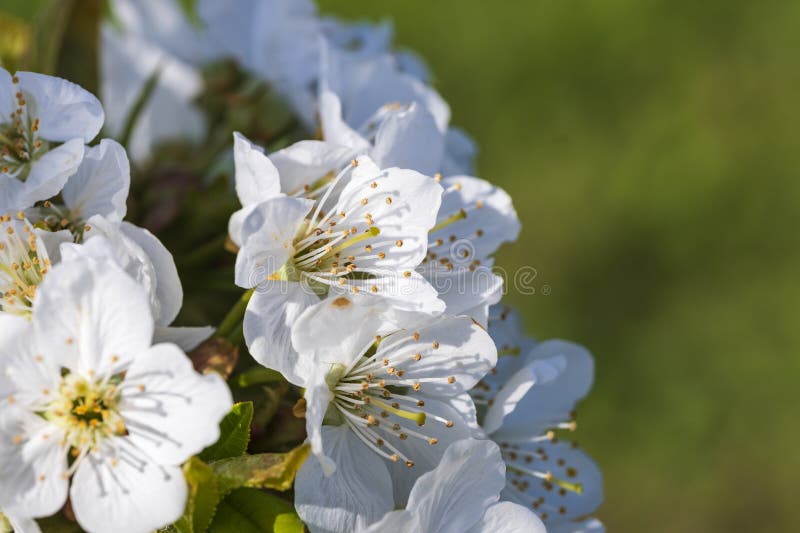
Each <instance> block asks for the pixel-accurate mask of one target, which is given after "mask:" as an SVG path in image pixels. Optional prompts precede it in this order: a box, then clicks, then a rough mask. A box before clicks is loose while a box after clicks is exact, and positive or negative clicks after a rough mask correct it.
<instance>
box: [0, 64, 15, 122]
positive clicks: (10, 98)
mask: <svg viewBox="0 0 800 533" xmlns="http://www.w3.org/2000/svg"><path fill="white" fill-rule="evenodd" d="M16 92H17V90H16V88H15V87H14V83H13V81H12V79H11V73H10V72H8V71H7V70H6V69H4V68H3V67H0V122H10V120H9V117H10V116H11V113H12V112H14V111H15V110H16V108H17V106H16V99H17V97H16Z"/></svg>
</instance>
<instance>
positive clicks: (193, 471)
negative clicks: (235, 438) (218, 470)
mask: <svg viewBox="0 0 800 533" xmlns="http://www.w3.org/2000/svg"><path fill="white" fill-rule="evenodd" d="M183 475H184V476H185V477H186V482H187V483H188V484H189V498H188V500H187V501H186V510H185V511H184V513H183V516H182V517H181V518H180V519H179V520H178V521H177V522H175V524H174V528H175V529H176V530H177V531H178V532H179V533H195V532H201V531H206V529H207V528H208V526H209V524H211V519H212V518H213V517H214V512H215V511H216V509H217V504H218V503H219V499H220V493H219V491H218V489H217V484H216V480H215V478H214V471H213V470H212V469H211V467H209V466H208V465H207V464H205V463H204V462H203V461H201V460H199V459H197V458H196V457H192V458H191V459H189V461H187V462H186V464H185V465H183Z"/></svg>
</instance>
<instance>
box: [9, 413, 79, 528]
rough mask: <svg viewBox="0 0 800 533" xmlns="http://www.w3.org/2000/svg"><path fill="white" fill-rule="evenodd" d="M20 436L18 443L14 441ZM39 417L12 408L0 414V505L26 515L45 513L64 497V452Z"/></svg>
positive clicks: (53, 429)
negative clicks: (0, 481)
mask: <svg viewBox="0 0 800 533" xmlns="http://www.w3.org/2000/svg"><path fill="white" fill-rule="evenodd" d="M19 439H22V440H21V441H20V442H19V443H15V440H19ZM60 440H61V435H60V433H59V431H58V428H56V427H53V426H51V425H50V424H49V423H47V422H46V421H44V420H43V419H42V418H40V417H39V416H37V415H35V414H33V413H30V412H28V411H24V410H22V409H20V408H16V407H7V408H5V409H4V410H3V411H2V413H0V479H2V480H3V481H2V483H0V506H2V508H4V509H7V510H9V511H11V512H12V513H14V514H18V515H20V516H27V517H40V516H48V515H51V514H53V513H55V512H56V511H58V510H59V509H60V508H61V506H62V505H64V502H65V501H66V499H67V488H68V486H69V482H68V481H67V480H66V479H64V478H63V477H62V474H63V473H64V472H65V471H66V469H67V451H66V450H65V449H64V448H62V447H61V446H60V445H59V441H60Z"/></svg>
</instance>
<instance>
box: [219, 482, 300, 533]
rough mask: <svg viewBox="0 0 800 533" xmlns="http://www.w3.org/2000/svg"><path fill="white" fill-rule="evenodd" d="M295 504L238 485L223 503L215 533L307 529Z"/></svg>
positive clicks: (288, 532) (283, 532) (292, 532)
mask: <svg viewBox="0 0 800 533" xmlns="http://www.w3.org/2000/svg"><path fill="white" fill-rule="evenodd" d="M304 530H305V528H304V526H303V522H302V521H301V520H300V517H299V516H297V513H296V512H295V510H294V507H292V505H291V504H290V503H289V502H287V501H285V500H283V499H281V498H279V497H277V496H275V495H273V494H270V493H268V492H261V491H258V490H254V489H238V490H236V491H234V492H232V493H230V494H229V495H228V496H227V497H226V498H225V499H224V500H222V502H220V504H219V508H218V509H217V515H216V516H215V518H214V522H213V523H212V524H211V527H210V528H209V532H211V533H263V532H264V531H274V532H276V533H303V531H304Z"/></svg>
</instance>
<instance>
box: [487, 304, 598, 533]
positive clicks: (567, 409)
mask: <svg viewBox="0 0 800 533" xmlns="http://www.w3.org/2000/svg"><path fill="white" fill-rule="evenodd" d="M493 311H495V312H494V313H493V316H492V317H491V319H490V322H489V328H490V329H489V331H490V333H491V334H492V335H493V337H494V339H495V342H496V343H497V345H498V350H499V353H504V354H505V355H503V356H501V357H500V358H499V362H498V366H497V369H496V370H495V371H493V372H492V373H491V374H488V375H487V376H486V377H484V379H482V380H481V381H480V383H478V385H477V386H476V387H475V389H473V391H472V392H471V394H472V396H473V398H474V399H475V403H476V404H477V405H478V407H479V409H480V411H482V413H483V416H482V417H480V418H481V419H482V424H481V427H482V428H483V429H484V431H486V433H487V434H488V435H489V438H491V439H492V440H494V441H495V442H497V443H499V444H500V447H501V450H502V453H503V458H504V459H505V461H506V465H507V478H508V484H507V486H506V489H505V490H504V491H503V498H504V499H507V500H510V501H514V502H517V503H519V504H521V505H525V506H528V507H530V508H532V509H533V510H534V511H535V512H536V513H537V514H539V516H540V517H541V518H542V520H543V521H544V522H545V523H546V524H547V525H548V530H550V531H559V532H565V533H566V532H573V531H581V530H583V529H582V528H584V527H587V528H590V529H588V530H591V531H597V530H596V529H591V528H595V527H597V526H598V524H599V522H596V521H592V520H590V521H584V520H585V518H584V517H585V516H587V515H589V514H590V513H592V512H593V511H594V510H595V509H596V508H597V507H598V506H599V505H600V503H601V502H602V500H603V480H602V474H601V472H600V470H599V469H598V467H597V465H596V464H595V463H594V462H593V461H592V460H591V458H589V457H588V456H587V455H586V454H585V453H583V452H582V451H581V450H579V449H578V448H577V447H576V446H575V445H574V444H571V443H569V442H562V441H560V440H559V439H558V438H557V437H556V434H555V432H554V431H553V430H556V429H568V430H574V429H575V421H574V418H575V412H574V409H575V405H576V404H577V402H578V401H579V400H581V399H582V398H583V397H585V396H586V394H587V393H588V392H589V389H590V388H591V385H592V381H593V378H594V362H593V360H592V357H591V355H590V354H589V352H588V351H586V349H584V348H583V347H581V346H578V345H577V344H573V343H570V342H566V341H560V340H548V341H544V342H541V343H539V344H536V343H534V342H533V341H532V340H530V339H525V338H524V336H523V335H521V331H517V332H515V331H514V330H513V325H514V324H515V316H514V314H513V313H512V312H511V311H510V310H508V309H507V308H506V309H503V308H501V307H500V306H497V307H496V308H495V309H493ZM498 311H499V312H498ZM509 326H512V327H509ZM531 345H533V348H532V349H530V350H529V351H528V352H527V353H526V352H521V351H520V349H521V348H522V347H523V346H525V347H529V346H531ZM599 527H602V526H599Z"/></svg>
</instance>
